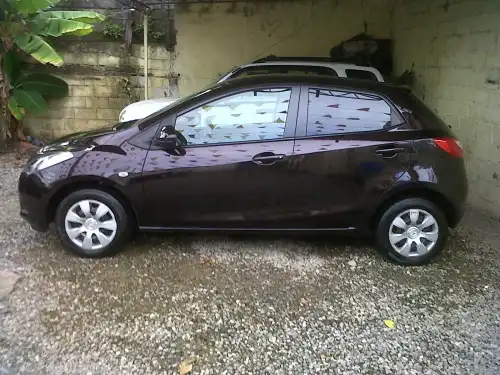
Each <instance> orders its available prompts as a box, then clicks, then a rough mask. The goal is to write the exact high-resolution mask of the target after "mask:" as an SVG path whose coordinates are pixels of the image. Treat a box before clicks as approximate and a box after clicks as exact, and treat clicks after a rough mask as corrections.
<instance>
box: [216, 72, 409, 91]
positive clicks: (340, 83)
mask: <svg viewBox="0 0 500 375" xmlns="http://www.w3.org/2000/svg"><path fill="white" fill-rule="evenodd" d="M267 84H291V85H321V86H323V85H324V86H335V87H337V88H341V89H342V88H344V89H353V90H368V91H375V92H380V93H385V94H398V93H405V92H406V93H407V92H409V91H411V88H410V87H408V86H403V85H395V84H391V83H387V82H379V81H371V80H361V79H352V78H342V77H327V76H305V75H288V74H287V75H280V74H264V75H255V76H248V77H237V78H233V79H231V80H228V81H224V82H220V83H218V84H216V85H214V86H213V87H212V88H213V89H215V88H218V87H220V88H223V87H224V88H233V87H234V88H238V87H246V86H252V85H267Z"/></svg>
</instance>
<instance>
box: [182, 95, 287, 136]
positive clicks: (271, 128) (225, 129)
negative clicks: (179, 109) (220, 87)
mask: <svg viewBox="0 0 500 375" xmlns="http://www.w3.org/2000/svg"><path fill="white" fill-rule="evenodd" d="M291 93H292V89H291V88H279V89H278V88H276V89H262V90H251V91H245V92H241V93H238V94H235V95H231V96H228V97H225V98H223V99H219V100H216V101H214V102H211V103H207V104H205V105H203V106H201V107H199V108H196V109H193V110H191V111H189V112H187V113H185V114H183V115H181V116H179V117H177V120H176V122H175V130H176V131H178V132H179V133H181V134H182V135H183V136H184V138H186V140H187V144H188V145H203V144H217V143H233V142H250V141H266V140H275V139H281V138H283V134H284V133H285V124H286V120H287V116H288V107H289V105H290V97H291Z"/></svg>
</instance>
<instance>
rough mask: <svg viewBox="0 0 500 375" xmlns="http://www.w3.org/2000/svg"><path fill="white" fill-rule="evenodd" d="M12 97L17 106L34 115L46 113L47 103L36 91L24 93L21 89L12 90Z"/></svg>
mask: <svg viewBox="0 0 500 375" xmlns="http://www.w3.org/2000/svg"><path fill="white" fill-rule="evenodd" d="M12 96H13V97H14V98H15V99H16V101H17V103H18V105H20V106H21V107H24V108H26V109H27V110H28V111H30V112H33V113H35V114H41V113H44V112H46V111H47V103H45V100H44V99H43V97H42V95H41V94H40V93H39V92H36V91H24V90H22V89H18V88H16V89H13V90H12Z"/></svg>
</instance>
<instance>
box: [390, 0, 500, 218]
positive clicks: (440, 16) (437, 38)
mask: <svg viewBox="0 0 500 375" xmlns="http://www.w3.org/2000/svg"><path fill="white" fill-rule="evenodd" d="M394 38H395V41H396V44H395V60H396V61H395V62H396V69H398V70H399V72H402V71H403V70H404V69H407V68H411V66H412V64H415V68H414V70H415V72H416V81H417V82H416V91H417V93H418V94H419V95H420V96H421V97H423V98H424V100H425V101H426V102H427V104H429V105H430V107H431V108H433V109H435V110H436V111H437V113H438V114H439V115H440V116H441V117H442V118H443V119H444V120H445V121H446V122H447V123H448V124H449V125H451V126H452V128H453V130H454V132H455V133H456V134H457V136H458V137H459V138H460V140H461V141H462V143H463V144H464V147H465V151H466V158H467V166H468V174H469V179H470V198H469V201H470V203H472V204H473V205H475V206H478V207H482V208H484V209H487V210H488V211H490V212H491V213H494V214H495V215H496V216H500V90H499V83H500V1H498V0H462V1H459V0H454V1H449V0H448V1H446V0H398V2H397V6H396V11H395V14H394Z"/></svg>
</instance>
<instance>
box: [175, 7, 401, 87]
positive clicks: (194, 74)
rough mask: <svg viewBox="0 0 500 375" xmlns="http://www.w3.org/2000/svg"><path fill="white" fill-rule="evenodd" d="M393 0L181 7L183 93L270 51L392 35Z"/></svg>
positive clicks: (309, 51)
mask: <svg viewBox="0 0 500 375" xmlns="http://www.w3.org/2000/svg"><path fill="white" fill-rule="evenodd" d="M391 3H392V0H376V1H373V0H372V1H362V0H303V1H300V0H299V1H296V2H275V3H269V2H267V3H260V4H258V3H257V4H252V3H229V4H218V5H207V4H205V5H203V4H200V5H191V6H189V7H185V6H184V7H182V6H177V8H176V12H175V27H176V29H177V46H176V54H177V56H176V61H175V69H176V72H178V73H179V74H180V81H179V89H180V92H181V94H183V95H184V94H189V93H191V92H193V91H196V90H199V89H201V88H203V87H205V86H207V85H208V84H210V83H212V82H213V81H214V80H216V79H217V78H218V77H219V75H221V74H223V73H226V72H227V71H229V70H230V69H232V68H233V67H234V66H237V65H241V64H245V63H248V62H250V61H252V60H255V59H256V58H259V57H264V56H267V55H269V54H275V55H282V56H283V55H287V56H328V55H329V53H330V49H331V48H332V47H333V46H334V45H336V44H337V43H339V42H340V41H342V40H346V39H348V38H350V37H353V36H354V35H356V34H359V33H361V32H363V31H364V30H365V24H364V22H365V20H366V24H367V25H366V26H367V31H368V33H370V34H371V35H373V36H377V37H388V36H389V35H390V27H391V22H390V21H391V6H390V4H391Z"/></svg>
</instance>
